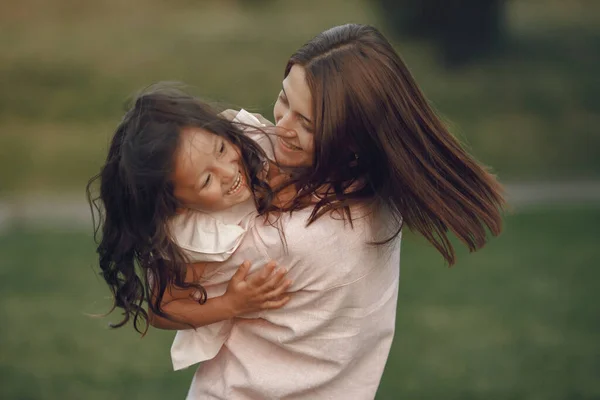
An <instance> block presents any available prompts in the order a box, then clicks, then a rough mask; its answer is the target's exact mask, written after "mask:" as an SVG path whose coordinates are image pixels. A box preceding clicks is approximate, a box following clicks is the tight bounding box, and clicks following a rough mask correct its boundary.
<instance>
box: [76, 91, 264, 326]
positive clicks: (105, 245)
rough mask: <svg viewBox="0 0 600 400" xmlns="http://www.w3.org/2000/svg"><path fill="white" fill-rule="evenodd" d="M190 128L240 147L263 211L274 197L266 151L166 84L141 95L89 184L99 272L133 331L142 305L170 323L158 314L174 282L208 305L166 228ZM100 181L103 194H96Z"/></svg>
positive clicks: (144, 319) (141, 320) (140, 321)
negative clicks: (183, 139) (265, 178)
mask: <svg viewBox="0 0 600 400" xmlns="http://www.w3.org/2000/svg"><path fill="white" fill-rule="evenodd" d="M186 127H197V128H202V129H206V130H208V131H210V132H212V133H214V134H216V135H219V136H222V137H224V138H225V139H227V140H229V141H230V142H232V143H233V144H234V145H235V146H237V147H238V148H239V149H240V151H241V154H242V158H243V162H244V165H245V168H246V175H247V179H248V180H247V181H248V182H250V187H251V190H252V192H253V194H254V198H255V202H256V205H257V208H258V210H259V211H261V210H264V209H265V208H267V207H268V205H269V202H270V199H271V198H272V193H271V191H270V188H269V186H268V185H267V184H266V183H264V182H262V180H260V179H258V176H259V175H260V174H261V172H262V170H263V168H264V164H263V160H264V159H265V154H264V152H263V150H262V149H261V148H260V147H259V146H258V145H257V144H256V143H255V142H254V141H253V140H251V139H249V138H248V137H246V136H245V135H244V134H242V132H241V130H240V129H239V128H238V127H237V126H236V125H235V124H234V123H232V122H230V121H228V120H226V119H225V118H221V117H220V116H219V115H218V114H217V112H216V111H214V110H213V109H212V108H210V107H209V106H208V105H207V104H205V103H203V102H202V101H200V100H198V99H197V98H194V97H192V96H190V95H188V94H186V93H184V92H182V91H180V90H177V89H174V88H170V87H168V86H165V85H156V86H154V87H150V88H149V89H147V90H146V91H144V92H143V93H141V94H140V95H139V96H138V97H137V98H136V99H135V101H134V103H133V105H132V106H131V108H130V109H129V110H128V111H127V112H126V114H125V116H124V117H123V120H122V121H121V123H120V124H119V126H118V127H117V129H116V132H115V134H114V136H113V138H112V141H111V143H110V149H109V152H108V156H107V158H106V162H105V163H104V166H103V167H102V169H101V171H100V173H99V174H98V175H96V176H94V177H93V178H92V179H90V181H89V183H88V185H87V196H88V201H89V202H90V206H91V208H92V215H93V217H94V232H95V238H96V240H97V242H98V248H97V252H98V256H99V264H100V270H101V275H102V277H103V278H104V280H105V281H106V283H107V284H108V286H109V288H110V290H111V292H112V294H113V297H114V304H113V308H112V310H114V309H115V308H117V307H118V308H121V309H122V310H123V315H124V317H123V319H122V320H121V321H120V322H119V323H117V324H115V325H113V327H120V326H123V325H125V324H126V323H127V322H128V321H129V320H131V319H133V325H134V328H135V329H136V331H138V332H140V333H145V332H146V330H147V329H148V313H147V312H146V310H145V309H144V302H147V303H148V307H149V308H150V309H151V310H152V312H153V313H155V314H157V315H160V316H163V317H167V318H171V317H169V316H168V315H166V314H164V313H163V312H162V311H161V309H160V303H161V300H162V298H163V295H164V292H165V289H166V288H167V286H169V285H175V286H177V287H181V288H188V287H195V288H196V289H198V290H199V291H200V293H202V298H201V300H200V302H204V301H206V291H205V290H204V288H203V287H202V286H201V285H199V284H196V283H185V282H184V279H185V276H186V268H185V262H186V259H185V257H184V255H183V254H182V253H181V251H180V250H179V248H178V247H177V246H176V244H175V243H174V242H173V240H172V238H171V236H170V234H169V231H168V223H167V222H168V220H169V219H170V218H171V217H173V216H174V215H175V214H176V210H177V208H178V207H180V204H179V202H178V201H177V199H176V198H175V197H174V195H173V184H172V182H171V176H172V172H173V165H174V156H175V153H176V150H177V148H178V145H179V141H180V132H181V131H182V129H183V128H186ZM96 182H99V186H100V188H99V189H100V190H99V195H98V196H94V194H93V192H94V190H93V188H94V186H95V183H96ZM98 233H100V234H101V236H100V239H99V238H98V235H97V234H98ZM112 310H111V311H112Z"/></svg>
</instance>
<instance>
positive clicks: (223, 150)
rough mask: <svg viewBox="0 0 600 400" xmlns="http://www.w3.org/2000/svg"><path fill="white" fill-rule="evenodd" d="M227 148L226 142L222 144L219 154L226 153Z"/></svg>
mask: <svg viewBox="0 0 600 400" xmlns="http://www.w3.org/2000/svg"><path fill="white" fill-rule="evenodd" d="M225 150H226V147H225V142H221V147H220V148H219V154H223V153H225Z"/></svg>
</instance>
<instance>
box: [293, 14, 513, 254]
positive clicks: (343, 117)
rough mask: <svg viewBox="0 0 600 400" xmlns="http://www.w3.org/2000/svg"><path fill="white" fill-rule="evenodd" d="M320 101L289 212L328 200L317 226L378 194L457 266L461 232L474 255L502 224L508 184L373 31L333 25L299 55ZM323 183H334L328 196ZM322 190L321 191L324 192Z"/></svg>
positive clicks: (399, 220)
mask: <svg viewBox="0 0 600 400" xmlns="http://www.w3.org/2000/svg"><path fill="white" fill-rule="evenodd" d="M294 65H299V66H302V67H303V68H304V69H305V74H306V83H307V85H308V87H309V89H310V91H311V93H312V98H313V109H312V110H313V120H314V127H313V128H314V132H315V136H314V138H315V146H314V148H315V150H314V158H313V168H312V169H310V170H307V171H305V173H303V174H300V175H299V176H297V177H296V178H295V179H294V183H295V184H296V186H297V187H299V188H302V191H301V192H300V194H299V196H297V198H296V199H295V201H294V202H293V203H292V205H291V206H290V207H289V209H292V210H293V209H298V208H302V207H304V206H305V205H306V204H307V203H310V201H308V199H309V197H310V196H313V194H314V192H315V191H317V193H320V194H319V195H318V197H319V198H320V200H319V201H318V203H317V204H316V205H315V206H314V208H313V212H312V215H311V217H310V219H309V223H312V222H313V221H315V220H316V219H317V218H319V217H320V216H321V215H323V214H324V213H326V212H328V211H331V210H336V209H337V210H344V214H345V215H346V216H347V217H349V218H350V220H351V215H350V213H349V208H348V207H347V206H348V205H349V204H351V203H353V202H356V201H368V200H376V201H377V202H378V203H380V204H381V203H383V204H384V205H385V206H387V207H388V208H389V209H390V210H392V212H393V215H394V217H395V221H396V234H395V235H393V236H392V237H390V238H389V240H391V239H393V238H394V237H396V236H397V235H398V234H399V233H400V231H401V229H402V226H403V224H406V225H407V226H408V227H409V229H411V230H414V231H416V232H418V233H420V234H422V235H423V236H424V237H425V238H426V239H427V240H428V241H429V242H431V243H432V244H433V245H434V246H435V247H436V248H437V249H438V250H439V252H440V253H441V254H442V255H443V257H444V258H445V259H446V261H447V262H448V263H449V264H450V265H452V264H453V263H454V262H455V254H454V248H453V246H452V244H451V243H450V240H449V238H448V232H449V231H451V232H453V233H454V234H455V235H456V236H457V237H458V238H459V239H460V240H461V241H462V242H464V243H465V244H466V245H467V247H468V248H469V249H470V250H471V251H474V250H476V249H479V248H481V247H482V246H483V245H484V244H485V243H486V240H487V236H486V228H488V229H489V230H490V231H491V233H492V234H493V235H497V234H499V233H500V231H501V230H502V214H501V211H502V208H503V206H504V199H503V196H502V188H501V186H500V184H499V183H498V181H497V180H496V178H495V177H494V176H493V175H491V174H490V173H489V172H488V171H486V169H485V168H484V167H482V166H481V165H480V164H479V163H478V162H477V161H476V160H475V159H473V157H471V156H470V155H469V154H468V153H467V152H466V151H465V150H464V149H463V148H462V146H461V145H460V143H459V142H458V141H457V140H456V139H455V137H454V136H453V135H452V134H451V133H450V132H449V131H448V129H447V128H446V127H445V126H444V124H443V123H442V121H441V120H440V118H439V117H438V116H437V115H436V113H435V112H434V110H433V109H432V107H431V106H430V105H429V103H428V102H427V100H426V99H425V96H424V95H423V93H422V92H421V90H420V89H419V87H418V86H417V84H416V82H415V80H414V79H413V77H412V76H411V74H410V72H409V70H408V68H407V67H406V65H405V64H404V63H403V61H402V60H401V58H400V56H399V55H398V54H397V53H396V52H395V51H394V49H393V48H392V46H391V45H390V43H389V42H388V41H387V40H386V39H385V37H384V36H383V35H382V34H381V33H380V32H379V31H378V30H377V29H375V28H373V27H371V26H365V25H357V24H348V25H343V26H338V27H334V28H331V29H329V30H327V31H325V32H322V33H321V34H319V35H317V36H316V37H315V38H314V39H312V40H311V41H309V42H308V43H306V44H305V45H304V46H303V47H301V48H300V49H299V50H298V51H297V52H296V53H294V54H293V55H292V56H291V58H290V60H289V62H288V64H287V67H286V69H285V75H284V76H287V75H288V74H289V72H290V70H291V68H292V66H294ZM322 188H327V189H326V191H325V192H323V190H322ZM319 190H320V192H319Z"/></svg>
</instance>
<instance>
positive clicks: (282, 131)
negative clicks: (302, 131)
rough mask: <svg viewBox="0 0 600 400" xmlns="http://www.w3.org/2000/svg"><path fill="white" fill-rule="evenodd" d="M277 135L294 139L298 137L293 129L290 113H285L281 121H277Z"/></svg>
mask: <svg viewBox="0 0 600 400" xmlns="http://www.w3.org/2000/svg"><path fill="white" fill-rule="evenodd" d="M276 127H277V128H279V129H277V134H278V135H280V136H282V137H285V138H288V139H289V138H293V137H295V136H296V131H295V130H294V129H293V127H292V123H291V118H290V113H289V112H288V113H285V114H283V116H282V117H281V119H280V120H279V121H277V125H276Z"/></svg>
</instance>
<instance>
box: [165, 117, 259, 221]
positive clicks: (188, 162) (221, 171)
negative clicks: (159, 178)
mask: <svg viewBox="0 0 600 400" xmlns="http://www.w3.org/2000/svg"><path fill="white" fill-rule="evenodd" d="M172 181H173V184H174V194H175V197H176V198H177V199H178V200H179V201H180V202H181V203H182V204H183V205H184V206H185V207H189V208H194V209H198V210H201V211H206V212H211V211H219V210H224V209H226V208H230V207H232V206H234V205H236V204H239V203H241V202H243V201H246V200H248V199H249V198H250V196H251V195H252V193H251V192H250V189H249V188H248V185H247V184H246V177H245V174H244V167H243V162H242V158H241V157H240V151H239V149H238V148H237V147H236V146H234V145H233V144H232V143H231V142H229V141H227V140H226V139H225V138H223V137H221V136H218V135H215V134H214V133H212V132H209V131H207V130H204V129H201V128H196V127H189V128H184V129H183V130H182V132H181V139H180V144H179V148H178V149H177V151H176V153H175V170H174V172H173V176H172Z"/></svg>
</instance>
